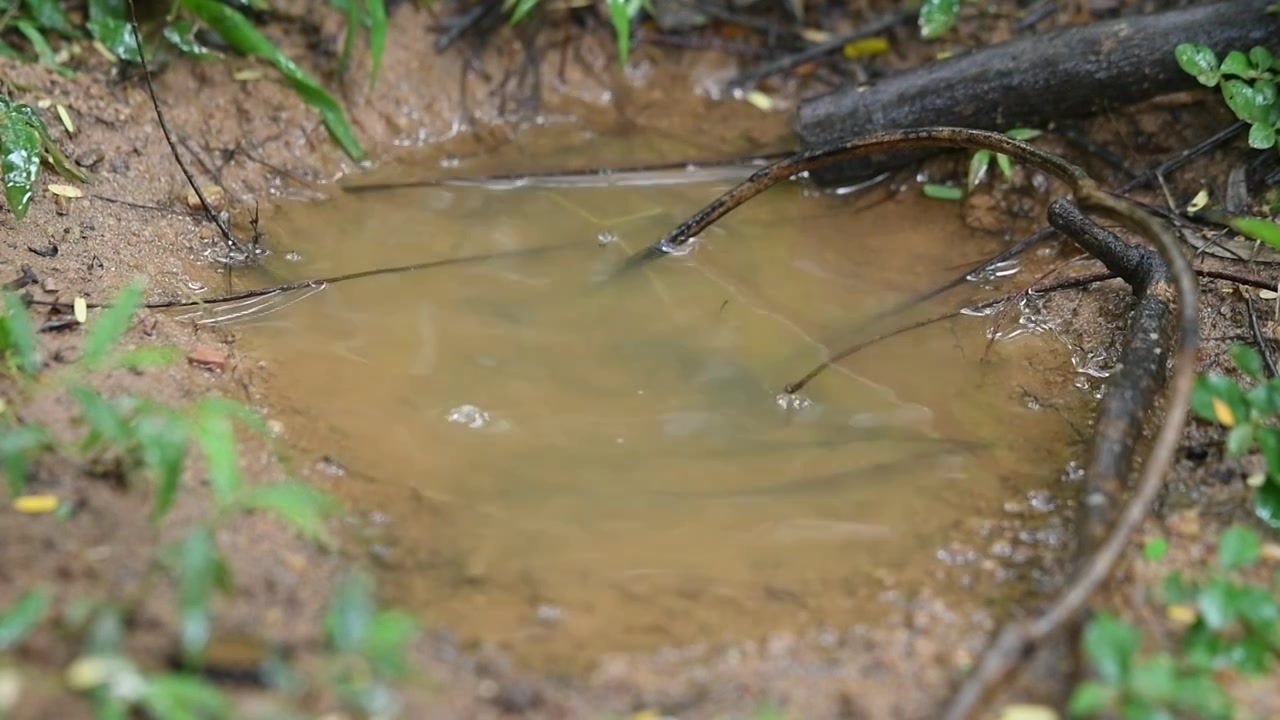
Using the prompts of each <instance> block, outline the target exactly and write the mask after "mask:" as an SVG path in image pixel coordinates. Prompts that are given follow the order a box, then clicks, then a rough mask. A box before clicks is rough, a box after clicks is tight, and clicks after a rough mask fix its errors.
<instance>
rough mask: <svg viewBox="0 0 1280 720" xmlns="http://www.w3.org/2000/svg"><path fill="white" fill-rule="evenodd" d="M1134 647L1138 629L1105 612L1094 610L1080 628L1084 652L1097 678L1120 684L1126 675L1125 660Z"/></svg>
mask: <svg viewBox="0 0 1280 720" xmlns="http://www.w3.org/2000/svg"><path fill="white" fill-rule="evenodd" d="M1137 650H1138V631H1137V630H1136V629H1135V628H1134V627H1133V626H1132V625H1130V624H1129V623H1127V622H1125V621H1123V620H1121V619H1120V618H1118V617H1116V616H1114V615H1111V614H1109V613H1098V614H1097V615H1095V616H1094V617H1093V619H1091V620H1090V621H1089V624H1088V625H1087V626H1086V627H1085V630H1084V651H1085V655H1086V657H1088V658H1089V662H1090V664H1091V665H1093V667H1094V669H1095V670H1097V672H1098V675H1099V677H1101V678H1102V679H1103V680H1105V681H1107V682H1109V683H1113V684H1116V683H1120V682H1122V681H1123V680H1124V679H1125V678H1126V677H1127V676H1128V674H1129V663H1130V661H1131V660H1132V658H1133V654H1134V653H1135V652H1136V651H1137Z"/></svg>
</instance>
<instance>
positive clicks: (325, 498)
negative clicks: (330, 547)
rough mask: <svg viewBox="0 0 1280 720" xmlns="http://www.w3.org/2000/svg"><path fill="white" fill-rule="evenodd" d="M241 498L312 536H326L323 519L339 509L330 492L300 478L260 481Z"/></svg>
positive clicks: (246, 503) (255, 507)
mask: <svg viewBox="0 0 1280 720" xmlns="http://www.w3.org/2000/svg"><path fill="white" fill-rule="evenodd" d="M240 502H241V504H242V505H243V506H244V507H246V508H249V509H253V510H262V511H264V512H268V513H271V514H272V515H275V516H276V517H278V518H280V519H281V520H283V521H285V522H286V523H288V524H289V525H290V526H292V527H293V528H294V529H295V530H297V531H298V532H299V533H301V534H302V535H304V536H305V537H308V538H312V539H316V538H324V537H326V532H325V519H326V518H328V517H329V516H331V515H332V514H333V513H335V512H337V511H338V509H339V505H338V501H337V500H336V499H334V497H333V496H331V495H329V494H328V493H326V492H324V491H322V490H319V489H318V488H314V487H312V486H310V485H306V484H304V483H300V482H282V483H277V484H274V485H259V486H257V487H254V488H250V489H249V490H248V491H247V492H245V493H244V495H243V496H242V497H241V500H240Z"/></svg>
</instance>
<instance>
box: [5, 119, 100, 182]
mask: <svg viewBox="0 0 1280 720" xmlns="http://www.w3.org/2000/svg"><path fill="white" fill-rule="evenodd" d="M5 112H7V113H9V114H12V115H14V116H16V117H17V118H19V119H20V120H22V121H24V122H26V123H27V124H28V125H30V126H31V127H32V128H34V129H35V131H36V132H37V133H39V134H40V151H41V153H42V154H43V157H44V160H45V162H47V163H49V164H50V165H52V166H53V169H54V170H56V171H58V174H59V175H61V176H63V177H66V178H71V179H73V180H75V181H77V182H89V176H88V175H86V174H85V172H84V171H83V170H81V169H80V167H79V166H77V165H76V164H75V163H73V162H71V161H70V160H68V159H67V156H66V155H64V154H63V153H62V149H61V148H59V147H58V143H56V142H54V139H53V136H52V135H50V134H49V127H48V126H47V125H45V124H44V120H43V119H42V118H41V117H40V115H39V114H38V113H36V111H35V110H33V109H31V107H30V106H29V105H23V104H22V103H13V104H12V105H11V106H10V107H9V108H8V109H7V110H6V111H5Z"/></svg>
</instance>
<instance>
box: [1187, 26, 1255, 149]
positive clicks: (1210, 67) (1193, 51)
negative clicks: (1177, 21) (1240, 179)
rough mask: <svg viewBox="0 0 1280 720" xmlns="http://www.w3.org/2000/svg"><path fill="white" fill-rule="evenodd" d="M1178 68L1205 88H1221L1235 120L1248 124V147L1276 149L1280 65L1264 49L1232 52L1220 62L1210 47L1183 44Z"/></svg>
mask: <svg viewBox="0 0 1280 720" xmlns="http://www.w3.org/2000/svg"><path fill="white" fill-rule="evenodd" d="M1174 54H1175V56H1176V57H1177V59H1178V65H1179V66H1180V67H1181V68H1182V69H1183V70H1184V71H1186V72H1187V73H1189V74H1191V75H1192V76H1194V77H1195V79H1196V80H1198V81H1199V82H1200V84H1201V85H1204V86H1206V87H1215V86H1217V87H1220V88H1221V90H1222V99H1223V100H1224V101H1226V103H1227V107H1229V108H1231V111H1232V112H1234V113H1235V114H1236V117H1238V118H1240V119H1241V120H1243V121H1245V122H1247V123H1249V145H1250V146H1251V147H1254V148H1257V149H1259V150H1265V149H1267V148H1270V147H1275V145H1276V131H1277V129H1278V128H1280V107H1278V106H1277V105H1276V72H1277V71H1280V61H1277V59H1276V58H1275V57H1274V56H1273V55H1272V54H1271V51H1270V50H1267V49H1266V48H1264V47H1255V48H1253V49H1251V50H1250V51H1249V52H1248V53H1244V52H1242V51H1240V50H1232V51H1231V52H1229V53H1227V56H1226V57H1225V58H1223V59H1222V60H1221V61H1219V60H1218V55H1217V53H1215V52H1214V51H1213V49H1212V48H1210V47H1209V46H1207V45H1201V44H1199V43H1183V44H1181V45H1178V47H1177V48H1176V50H1175V51H1174Z"/></svg>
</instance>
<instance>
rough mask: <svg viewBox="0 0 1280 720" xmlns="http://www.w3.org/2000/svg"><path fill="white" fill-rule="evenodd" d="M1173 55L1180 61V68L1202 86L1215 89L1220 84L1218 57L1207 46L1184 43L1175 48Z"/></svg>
mask: <svg viewBox="0 0 1280 720" xmlns="http://www.w3.org/2000/svg"><path fill="white" fill-rule="evenodd" d="M1173 55H1174V57H1175V58H1177V60H1178V67H1180V68H1182V70H1183V71H1184V72H1186V73H1187V74H1188V75H1191V76H1193V77H1194V78H1195V79H1196V80H1197V81H1198V82H1199V83H1200V84H1201V85H1205V86H1207V87H1213V86H1214V85H1217V84H1218V79H1219V74H1218V56H1217V55H1215V54H1214V52H1213V50H1211V49H1209V46H1207V45H1201V44H1200V43H1183V44H1181V45H1179V46H1178V47H1176V48H1174V51H1173Z"/></svg>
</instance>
